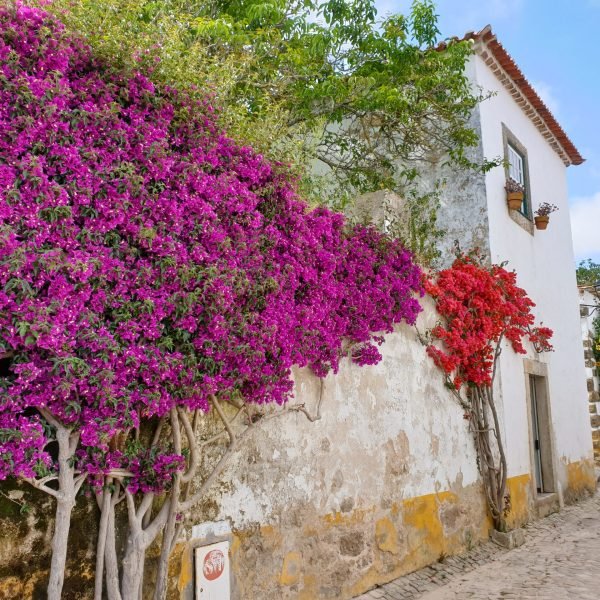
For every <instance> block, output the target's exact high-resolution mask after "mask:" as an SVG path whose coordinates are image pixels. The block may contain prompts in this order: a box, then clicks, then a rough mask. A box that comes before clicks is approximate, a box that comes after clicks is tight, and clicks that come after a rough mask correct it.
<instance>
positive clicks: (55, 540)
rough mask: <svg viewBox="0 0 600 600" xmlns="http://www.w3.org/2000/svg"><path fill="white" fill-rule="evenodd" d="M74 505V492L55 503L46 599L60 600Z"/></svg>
mask: <svg viewBox="0 0 600 600" xmlns="http://www.w3.org/2000/svg"><path fill="white" fill-rule="evenodd" d="M74 506H75V494H73V496H72V497H71V498H61V499H59V500H57V503H56V515H55V522H54V535H53V536H52V562H51V564H50V580H49V581H48V600H60V597H61V595H62V588H63V584H64V582H65V569H66V564H67V541H68V539H69V529H70V527H71V512H72V511H73V507H74Z"/></svg>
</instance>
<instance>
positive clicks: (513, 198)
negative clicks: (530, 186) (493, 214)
mask: <svg viewBox="0 0 600 600" xmlns="http://www.w3.org/2000/svg"><path fill="white" fill-rule="evenodd" d="M506 202H507V203H508V208H510V210H519V209H520V208H521V204H522V203H523V192H509V193H508V194H507V195H506Z"/></svg>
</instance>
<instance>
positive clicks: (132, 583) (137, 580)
mask: <svg viewBox="0 0 600 600" xmlns="http://www.w3.org/2000/svg"><path fill="white" fill-rule="evenodd" d="M139 538H140V536H137V535H133V536H132V535H130V537H129V540H128V541H127V548H126V550H125V556H124V558H123V563H122V564H123V575H122V578H121V598H122V599H123V600H138V598H139V594H140V587H141V585H142V576H143V573H144V559H145V555H146V548H145V547H144V546H143V545H142V543H141V540H140V539H139Z"/></svg>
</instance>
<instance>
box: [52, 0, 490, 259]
mask: <svg viewBox="0 0 600 600" xmlns="http://www.w3.org/2000/svg"><path fill="white" fill-rule="evenodd" d="M43 3H44V4H46V0H43ZM50 8H51V9H52V10H54V11H55V12H57V13H59V14H60V15H61V18H62V19H63V20H64V21H65V22H66V23H67V24H68V25H69V26H70V27H71V28H73V29H74V30H76V31H79V32H81V33H82V34H83V35H84V36H85V39H86V40H89V41H90V43H91V44H92V45H93V46H94V47H95V48H96V50H97V51H98V52H100V53H102V54H104V55H106V56H109V57H111V60H119V61H120V62H121V63H124V64H125V65H128V66H130V67H133V68H138V66H139V64H140V63H144V64H147V65H149V66H150V67H151V69H152V70H153V72H152V75H151V77H152V78H153V80H154V81H159V82H163V83H168V84H169V85H174V86H176V87H178V88H180V89H187V90H190V89H191V88H193V87H195V88H196V89H197V90H198V92H199V93H201V94H205V93H206V92H207V91H210V92H211V93H212V94H213V96H214V103H215V105H216V106H218V107H220V112H219V120H220V123H221V125H222V126H224V128H225V129H226V130H227V131H228V132H229V134H230V135H232V136H233V137H235V138H236V139H240V140H243V141H245V142H247V143H249V144H251V145H252V146H253V147H254V148H255V149H256V150H257V151H259V152H262V153H264V154H265V155H266V156H267V157H269V158H271V159H274V160H278V161H283V162H286V163H289V164H290V165H291V167H292V169H293V170H294V171H295V172H296V174H297V175H298V177H299V183H300V191H301V193H302V195H303V196H304V197H305V198H307V199H308V200H309V203H311V204H313V205H315V204H322V205H327V206H333V207H335V208H340V207H342V208H343V207H344V206H345V205H346V204H347V203H348V202H350V201H351V200H352V199H353V198H354V197H356V195H358V194H361V193H363V192H371V191H375V190H379V189H390V190H393V191H395V192H397V193H398V194H399V195H400V196H402V197H404V198H405V199H406V201H407V203H408V205H409V208H410V209H411V210H409V213H408V214H409V218H410V220H411V221H413V223H411V226H410V227H407V228H406V229H405V232H406V237H407V239H406V241H407V242H408V243H409V244H410V245H411V247H412V249H413V250H418V251H419V252H420V254H421V255H422V257H423V258H424V259H430V258H432V256H434V255H435V254H436V250H435V248H434V244H433V243H429V244H427V243H423V238H425V239H426V238H427V237H429V238H431V239H432V240H433V241H435V237H436V232H438V229H437V226H436V222H435V221H436V219H435V217H436V215H435V206H436V203H437V194H436V193H435V189H436V186H435V183H434V182H431V181H430V182H429V183H430V184H431V185H429V189H427V190H424V189H423V188H422V187H421V186H420V185H419V183H420V175H421V174H422V173H423V172H424V171H426V172H428V178H429V179H430V178H431V172H430V171H428V168H427V167H428V165H429V164H430V163H431V162H439V161H440V160H447V161H448V162H450V163H452V164H454V165H456V166H458V167H460V168H487V167H489V166H490V165H491V164H492V163H484V165H475V164H474V163H472V162H471V161H470V160H469V158H468V155H469V154H468V150H469V148H471V147H473V146H475V145H476V144H477V141H478V138H477V135H476V133H475V131H474V130H473V129H472V128H471V127H470V126H469V117H470V115H471V113H472V110H473V108H474V107H475V105H476V104H477V102H478V100H479V99H480V96H479V94H478V93H477V91H474V90H473V89H472V87H471V85H470V83H469V81H468V79H467V77H466V74H465V65H466V62H467V60H468V59H469V56H470V55H471V52H472V50H471V44H470V42H467V41H462V42H461V41H452V42H450V43H449V44H448V45H447V46H444V48H443V49H440V48H438V47H437V41H438V38H439V30H438V26H437V15H436V13H435V8H434V4H433V2H432V1H431V0H415V1H414V2H413V4H412V8H411V10H410V12H409V13H408V14H407V15H399V14H396V15H391V16H387V17H385V18H383V19H380V18H378V17H377V12H376V9H375V3H374V0H328V1H325V2H319V1H315V0H274V1H269V2H266V1H265V0H246V1H243V2H242V1H239V0H232V1H228V0H208V1H203V2H199V1H192V2H190V1H189V0H164V1H161V2H149V1H148V0H106V1H103V2H89V1H87V0H52V2H51V4H50ZM444 157H445V158H444ZM432 191H433V193H432Z"/></svg>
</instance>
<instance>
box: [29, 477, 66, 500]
mask: <svg viewBox="0 0 600 600" xmlns="http://www.w3.org/2000/svg"><path fill="white" fill-rule="evenodd" d="M22 479H23V481H26V482H27V483H28V484H29V485H32V486H33V487H34V488H36V489H38V490H41V491H42V492H46V494H50V496H53V497H54V498H56V499H57V500H58V499H59V498H60V497H61V494H60V492H58V491H57V490H53V489H52V488H49V487H48V486H46V485H43V484H41V483H40V482H39V481H38V480H37V479H35V478H33V477H23V478H22Z"/></svg>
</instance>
